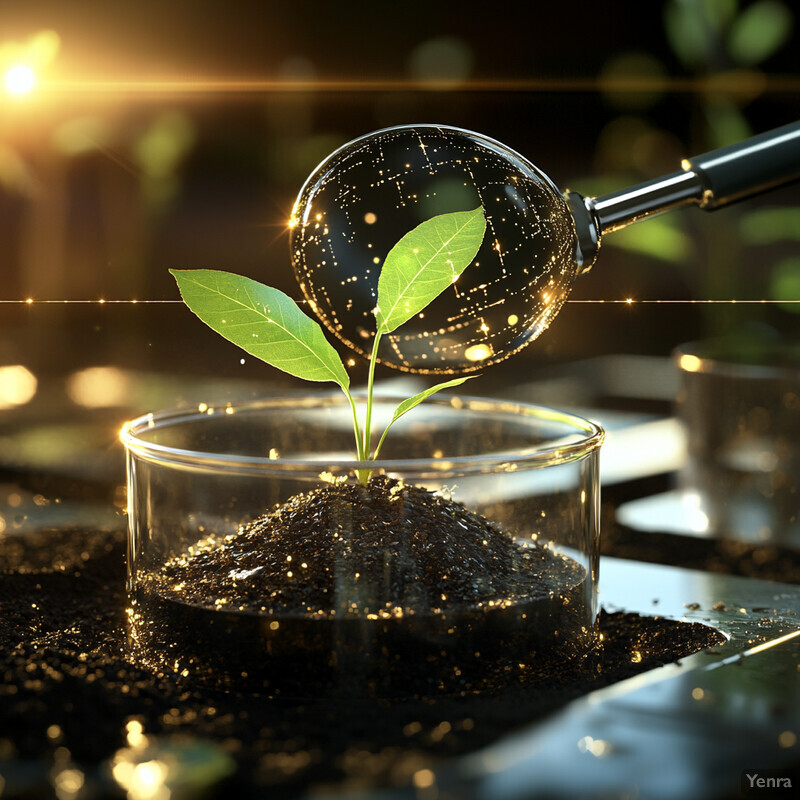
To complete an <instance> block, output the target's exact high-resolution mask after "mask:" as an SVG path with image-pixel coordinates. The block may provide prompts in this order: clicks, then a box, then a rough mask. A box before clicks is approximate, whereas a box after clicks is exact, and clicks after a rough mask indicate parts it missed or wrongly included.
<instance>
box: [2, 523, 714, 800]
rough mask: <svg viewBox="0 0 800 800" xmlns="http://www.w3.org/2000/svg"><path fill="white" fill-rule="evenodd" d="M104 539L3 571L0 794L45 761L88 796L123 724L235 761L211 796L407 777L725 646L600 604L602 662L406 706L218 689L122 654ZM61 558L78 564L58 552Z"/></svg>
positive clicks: (39, 790)
mask: <svg viewBox="0 0 800 800" xmlns="http://www.w3.org/2000/svg"><path fill="white" fill-rule="evenodd" d="M78 533H79V532H76V537H75V539H76V541H77V542H80V538H81V537H80V536H79V535H78ZM41 536H42V538H43V540H44V539H46V537H47V533H46V532H42V534H41ZM61 544H62V546H63V547H68V546H69V545H68V543H67V542H66V541H62V542H61ZM108 545H109V549H108V551H107V552H106V551H105V549H104V548H101V550H100V552H101V553H102V554H101V555H98V556H97V557H93V558H90V559H89V560H88V561H86V562H85V563H84V564H82V566H81V567H80V568H79V569H67V570H65V571H63V572H47V573H39V574H35V573H28V574H20V573H7V574H0V675H2V677H3V680H2V682H1V683H0V759H2V760H3V777H4V779H5V780H6V792H8V793H10V792H11V788H12V786H20V785H23V784H21V783H20V782H21V781H24V785H25V786H26V787H27V788H26V790H25V791H26V794H25V796H26V797H51V796H52V793H53V787H52V775H51V773H50V770H51V769H52V768H53V765H54V763H60V764H61V765H62V766H63V765H65V764H74V765H77V766H78V767H79V768H80V769H81V770H82V771H83V772H84V774H85V781H86V787H87V789H86V791H93V792H94V793H95V795H96V796H110V795H112V791H111V786H110V785H109V783H108V782H109V781H110V778H109V777H108V759H110V758H111V757H112V756H113V755H114V754H115V752H117V751H118V749H120V748H124V747H126V746H128V745H127V743H126V739H125V725H126V723H128V722H129V721H131V720H134V721H136V722H137V723H140V724H141V725H142V727H143V729H144V733H145V734H147V735H148V736H149V741H150V744H151V747H153V748H155V750H154V751H147V753H148V754H147V755H146V758H148V759H150V758H158V757H159V754H160V751H159V750H158V748H159V747H164V746H166V745H167V744H169V746H171V747H173V755H174V752H175V751H174V748H175V747H178V746H179V744H180V743H181V742H183V743H184V745H185V744H186V743H189V744H191V743H194V744H195V745H197V746H198V747H199V746H200V743H201V742H202V743H204V746H205V747H206V748H208V747H211V748H212V750H211V751H210V752H209V751H208V749H206V750H204V751H203V756H202V757H203V759H204V763H206V764H210V763H212V761H214V759H213V758H212V754H214V753H215V754H216V755H217V756H220V757H221V756H224V757H225V758H229V759H233V761H234V764H235V766H236V771H235V772H234V773H233V774H232V775H230V776H229V777H228V778H227V779H225V780H224V781H223V782H222V783H220V784H219V785H218V787H217V789H216V790H215V791H214V792H213V793H212V795H211V796H213V797H220V798H222V797H242V798H247V797H263V796H265V794H274V793H277V794H276V796H281V797H293V796H299V795H302V794H305V793H306V792H307V791H308V790H309V787H311V786H319V785H322V784H324V785H334V784H335V785H346V786H350V787H360V788H369V787H374V786H379V785H390V784H393V783H398V784H406V783H408V782H409V781H410V779H411V776H412V775H413V774H414V772H416V771H417V770H418V769H420V768H424V767H425V766H430V765H431V763H435V760H436V759H438V758H444V757H452V756H455V755H459V754H464V753H468V752H470V751H473V750H475V749H477V748H479V747H482V746H484V745H486V744H489V743H491V742H493V741H496V740H497V739H498V738H500V737H501V736H504V735H507V734H508V733H509V732H511V731H512V730H513V729H514V728H515V727H519V726H522V725H526V724H529V723H531V722H533V721H535V720H536V719H537V718H539V717H541V716H543V715H547V714H549V713H552V712H553V711H554V710H555V709H557V708H559V707H560V706H562V705H564V704H565V703H567V702H569V701H570V700H572V699H574V698H576V697H579V696H581V695H583V694H585V693H587V692H589V691H592V690H594V689H597V688H600V687H602V686H605V685H608V684H610V683H614V682H616V681H619V680H622V679H624V678H628V677H631V676H633V675H635V674H637V673H639V672H644V671H647V670H650V669H652V668H654V667H656V666H660V665H662V664H665V663H669V662H672V661H675V660H677V659H680V658H683V657H685V656H688V655H689V654H691V653H693V652H696V651H697V650H700V649H703V648H705V647H709V646H713V645H718V644H720V643H721V636H720V635H719V634H717V633H716V632H715V631H713V630H712V629H710V628H707V627H704V626H702V625H698V624H686V623H678V622H672V621H668V620H664V619H658V618H651V617H640V616H637V615H633V614H606V613H601V615H600V621H599V629H600V632H601V633H602V634H603V643H602V647H601V652H600V657H599V660H598V663H597V668H596V670H594V671H591V672H587V671H586V670H584V669H582V668H580V667H575V668H572V667H570V666H568V665H563V666H562V667H561V668H559V669H558V670H556V671H554V672H553V673H552V674H550V675H548V676H541V675H530V676H529V677H528V679H527V680H523V681H521V682H519V684H518V685H516V686H507V687H506V688H505V689H504V690H502V691H495V692H485V693H480V694H475V695H471V696H468V697H464V698H453V697H443V698H438V699H431V698H425V699H418V700H411V701H408V702H404V703H393V702H370V701H364V702H359V703H354V702H352V701H348V702H347V703H339V702H335V701H333V702H332V701H326V702H314V701H303V702H296V701H292V700H287V699H275V698H270V697H267V696H266V695H263V694H262V695H258V694H244V693H236V692H220V691H215V690H211V689H208V688H204V687H202V686H198V685H196V684H194V683H192V682H189V681H186V680H184V679H181V677H180V676H176V675H173V674H171V673H170V674H163V673H162V674H157V673H153V672H151V671H148V670H144V669H141V668H139V667H137V666H135V665H134V664H132V663H131V662H130V660H129V659H128V658H127V657H126V655H125V618H126V611H125V608H126V597H125V592H124V586H125V570H124V538H123V537H120V536H118V535H109V537H108ZM77 546H78V547H80V544H78V545H77ZM59 558H61V559H62V560H63V561H64V562H65V563H75V562H76V559H75V558H73V556H72V555H70V554H69V553H66V552H64V553H60V554H59ZM78 560H79V559H78ZM53 726H57V727H53ZM64 748H66V749H64ZM67 751H69V752H67ZM192 755H194V757H195V758H196V757H197V752H194V753H192V752H187V754H186V758H190V757H191V756H192ZM217 760H218V759H217ZM195 763H196V762H195ZM197 774H198V775H199V774H201V773H197ZM208 780H209V781H210V780H211V778H210V777H209V778H208ZM104 782H105V783H104ZM118 794H119V796H122V794H121V793H118ZM114 796H117V795H114Z"/></svg>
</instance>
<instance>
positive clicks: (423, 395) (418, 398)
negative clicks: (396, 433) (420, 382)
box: [374, 375, 479, 458]
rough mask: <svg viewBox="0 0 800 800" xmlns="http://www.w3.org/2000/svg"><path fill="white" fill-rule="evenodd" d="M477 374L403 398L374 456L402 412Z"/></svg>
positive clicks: (455, 379)
mask: <svg viewBox="0 0 800 800" xmlns="http://www.w3.org/2000/svg"><path fill="white" fill-rule="evenodd" d="M477 377H479V376H478V375H467V376H465V377H463V378H454V379H453V380H451V381H445V382H444V383H437V384H436V386H431V387H430V388H429V389H425V390H424V391H422V392H420V393H419V394H415V395H414V396H413V397H409V398H408V400H403V402H402V403H400V405H399V406H397V408H396V409H395V410H394V416H393V417H392V419H391V421H390V422H389V424H388V425H387V426H386V430H384V432H383V435H382V436H381V440H380V441H379V442H378V446H377V447H376V448H375V455H374V458H377V457H378V451H379V450H380V449H381V445H382V444H383V440H384V439H385V438H386V434H387V433H388V432H389V428H391V427H392V425H393V424H394V423H395V422H397V420H399V419H400V417H402V416H403V414H406V413H408V412H409V411H411V409H412V408H414V407H415V406H418V405H419V404H420V403H421V402H423V400H427V399H428V398H429V397H430V396H431V395H432V394H436V392H440V391H441V390H442V389H450V388H451V387H453V386H461V384H462V383H466V381H469V380H472V378H477Z"/></svg>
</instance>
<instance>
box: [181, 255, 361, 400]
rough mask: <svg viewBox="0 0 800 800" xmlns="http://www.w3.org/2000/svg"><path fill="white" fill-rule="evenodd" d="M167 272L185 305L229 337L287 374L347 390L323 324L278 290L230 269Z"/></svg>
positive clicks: (345, 377)
mask: <svg viewBox="0 0 800 800" xmlns="http://www.w3.org/2000/svg"><path fill="white" fill-rule="evenodd" d="M170 273H171V274H172V276H173V277H174V278H175V280H176V281H177V282H178V288H179V289H180V292H181V295H182V296H183V300H184V302H185V303H186V305H187V306H188V307H189V308H190V310H191V311H193V312H194V313H195V314H196V315H197V316H198V317H199V318H200V319H201V320H202V321H203V322H205V323H206V325H208V326H209V327H210V328H212V329H213V330H215V331H216V332H217V333H218V334H220V335H221V336H223V337H224V338H226V339H227V340H228V341H230V342H233V343H234V344H236V345H238V346H239V347H241V348H242V350H244V351H245V352H247V353H249V354H250V355H251V356H255V357H256V358H259V359H261V360H262V361H265V362H266V363H267V364H271V365H272V366H273V367H277V369H280V370H283V371H284V372H288V373H289V374H290V375H294V376H296V377H298V378H303V379H304V380H307V381H333V382H334V383H337V384H339V386H341V387H342V389H344V390H345V392H346V391H347V389H348V387H349V385H350V377H349V376H348V374H347V372H346V371H345V368H344V365H343V364H342V360H341V359H340V358H339V355H338V353H337V352H336V350H334V349H333V347H332V345H331V344H330V343H329V342H328V340H327V339H326V338H325V336H324V335H323V333H322V328H320V326H319V325H318V324H317V323H316V322H314V320H312V319H310V318H309V317H307V316H306V315H305V314H304V313H303V312H302V311H301V310H300V309H299V308H298V306H297V304H296V303H295V302H294V300H292V299H291V298H290V297H288V296H287V295H285V294H284V293H283V292H281V291H278V290H277V289H273V288H271V287H269V286H264V285H263V284H261V283H258V282H257V281H253V280H250V278H244V277H242V276H241V275H233V274H232V273H230V272H221V271H218V270H210V269H193V270H176V269H171V270H170Z"/></svg>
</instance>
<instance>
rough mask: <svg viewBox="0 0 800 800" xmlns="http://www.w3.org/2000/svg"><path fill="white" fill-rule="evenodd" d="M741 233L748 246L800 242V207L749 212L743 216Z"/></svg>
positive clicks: (740, 226)
mask: <svg viewBox="0 0 800 800" xmlns="http://www.w3.org/2000/svg"><path fill="white" fill-rule="evenodd" d="M739 231H740V233H741V236H742V239H743V240H744V241H745V242H747V243H748V244H772V243H773V242H780V241H784V240H785V241H790V242H791V241H799V240H800V206H787V207H786V208H762V209H759V210H758V211H749V212H748V213H746V214H744V215H743V216H742V219H741V221H740V223H739Z"/></svg>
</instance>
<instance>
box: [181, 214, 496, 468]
mask: <svg viewBox="0 0 800 800" xmlns="http://www.w3.org/2000/svg"><path fill="white" fill-rule="evenodd" d="M485 231H486V219H485V218H484V216H483V208H482V207H481V206H478V208H476V209H473V210H472V211H459V212H455V213H452V214H441V215H439V216H436V217H432V218H431V219H429V220H426V221H425V222H423V223H421V224H420V225H417V227H416V228H414V229H413V230H411V231H409V232H408V233H407V234H406V235H405V236H403V237H402V238H401V239H400V241H399V242H397V244H395V246H394V247H393V248H392V249H391V250H390V251H389V254H388V255H387V256H386V260H385V261H384V264H383V267H382V269H381V274H380V277H379V279H378V302H377V305H376V306H375V309H374V311H373V313H374V314H375V321H376V323H377V328H376V332H375V338H374V340H373V346H372V355H371V356H370V365H369V377H368V379H367V407H366V416H365V419H364V425H363V428H362V426H361V424H360V422H359V418H358V413H357V410H356V403H355V399H354V398H353V395H352V394H351V392H350V376H349V375H348V374H347V370H345V368H344V364H343V363H342V360H341V358H340V357H339V354H338V353H337V352H336V350H335V349H334V348H333V346H332V345H331V344H330V342H329V341H328V340H327V339H326V338H325V335H324V334H323V332H322V328H321V326H320V325H319V324H318V323H317V322H315V321H314V320H312V319H311V318H310V317H308V316H306V314H304V313H303V311H301V310H300V308H299V307H298V305H297V303H295V301H294V300H292V299H291V298H290V297H288V296H287V295H285V294H284V293H283V292H281V291H279V290H278V289H273V288H271V287H269V286H264V284H261V283H258V282H257V281H254V280H251V279H250V278H245V277H243V276H241V275H234V274H232V273H230V272H221V271H218V270H208V269H195V270H174V269H173V270H170V273H171V274H172V275H173V277H174V278H175V280H176V281H177V282H178V288H179V289H180V292H181V296H182V297H183V300H184V302H185V303H186V305H187V306H188V307H189V309H190V310H191V311H192V312H194V313H195V314H196V315H197V316H198V317H199V318H200V319H201V320H202V321H203V322H205V323H206V325H208V326H209V327H210V328H212V329H213V330H215V331H216V332H217V333H219V334H220V335H221V336H223V337H224V338H226V339H228V340H229V341H231V342H233V343H234V344H236V345H238V346H239V347H241V348H242V350H244V351H245V352H246V353H249V354H250V355H251V356H255V357H256V358H258V359H260V360H262V361H264V362H266V363H267V364H271V365H272V366H273V367H276V368H277V369H280V370H283V371H284V372H287V373H289V374H290V375H294V376H296V377H298V378H303V379H304V380H307V381H332V382H333V383H335V384H337V385H338V386H339V388H340V389H341V390H342V391H343V392H344V394H345V396H346V397H347V400H348V402H349V404H350V408H351V409H352V412H353V429H354V432H355V438H356V456H357V459H358V460H359V461H362V462H364V461H371V460H375V459H377V457H378V453H379V452H380V449H381V447H382V445H383V442H384V440H385V438H386V434H387V433H388V431H389V428H390V427H391V426H392V425H393V424H394V423H395V422H396V421H397V420H398V419H400V417H402V416H403V415H404V414H406V413H407V412H409V411H410V410H411V409H412V408H414V407H415V406H417V405H419V404H420V403H421V402H422V401H423V400H425V399H427V398H428V397H430V396H431V395H433V394H435V393H436V392H439V391H441V390H442V389H448V388H450V387H452V386H459V385H461V384H462V383H464V382H465V381H467V380H469V378H471V377H476V376H474V375H472V376H467V377H463V378H454V379H453V380H449V381H445V382H444V383H439V384H437V385H436V386H432V387H431V388H429V389H426V390H425V391H423V392H420V393H419V394H416V395H414V396H413V397H410V398H408V400H404V401H403V402H402V403H400V405H398V406H397V408H396V409H395V412H394V414H393V416H392V419H391V421H390V422H389V424H388V425H387V426H386V429H385V430H384V431H383V434H382V435H381V437H380V439H379V440H378V444H377V446H376V447H375V449H374V450H372V430H371V429H372V406H373V389H374V384H375V363H376V361H377V354H378V347H379V345H380V341H381V337H383V336H384V335H385V334H388V333H392V331H395V330H397V329H398V328H399V327H400V326H401V325H402V324H403V323H405V322H407V321H408V320H410V319H411V318H412V317H413V316H414V315H415V314H418V313H419V312H420V311H422V310H423V309H424V308H425V307H426V306H427V305H428V304H429V303H431V302H432V301H433V300H434V299H435V298H436V297H438V296H439V295H440V294H441V293H442V292H443V291H444V290H445V289H446V288H447V287H448V286H451V285H452V284H453V283H455V282H456V281H457V280H458V277H459V276H460V275H461V273H462V272H463V271H464V270H465V269H466V268H467V267H468V266H469V264H471V263H472V260H473V259H474V258H475V255H476V254H477V252H478V249H479V247H480V245H481V242H482V241H483V236H484V233H485ZM371 473H372V470H370V469H360V470H357V474H358V479H359V481H360V482H361V483H363V484H366V483H367V481H368V480H369V477H370V475H371Z"/></svg>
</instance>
